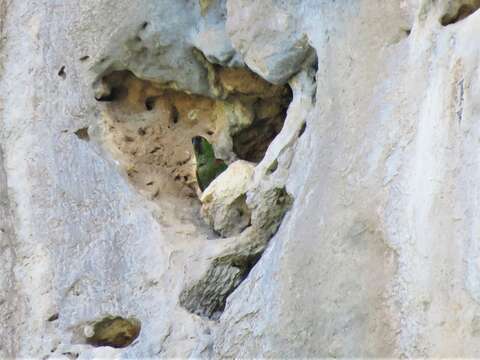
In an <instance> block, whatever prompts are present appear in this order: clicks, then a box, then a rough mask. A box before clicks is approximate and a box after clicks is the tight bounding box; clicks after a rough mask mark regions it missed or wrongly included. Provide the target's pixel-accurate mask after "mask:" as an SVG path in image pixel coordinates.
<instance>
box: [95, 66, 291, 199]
mask: <svg viewBox="0 0 480 360" xmlns="http://www.w3.org/2000/svg"><path fill="white" fill-rule="evenodd" d="M214 69H215V78H216V86H218V87H219V88H220V89H221V90H220V92H221V94H222V95H221V96H219V97H218V98H213V97H207V96H201V95H196V94H191V93H187V92H183V91H179V90H177V89H173V88H172V84H169V83H166V84H162V83H155V82H152V81H147V80H142V79H139V78H137V77H136V76H135V75H133V73H131V72H129V71H115V72H113V73H110V74H108V75H106V76H104V77H103V78H102V79H101V81H100V83H99V89H101V90H102V91H100V92H97V94H99V93H100V95H99V96H98V97H97V100H98V101H104V102H108V104H107V106H106V109H105V110H106V113H107V114H108V116H106V117H104V120H105V122H106V126H105V129H106V130H107V133H106V135H107V141H106V145H107V146H110V147H112V148H113V149H112V150H114V153H116V154H122V155H121V158H120V159H119V160H120V163H121V164H122V165H123V166H124V168H125V169H127V173H128V178H129V179H130V181H131V182H132V183H133V184H134V185H135V186H137V187H138V188H139V189H140V190H141V191H142V192H146V194H147V196H148V195H150V196H152V195H153V193H156V192H158V191H160V192H161V193H162V195H163V194H169V195H173V196H175V197H179V196H180V197H183V198H185V199H190V198H192V197H195V195H196V191H197V185H196V175H195V174H196V172H195V171H196V170H195V156H194V152H193V148H192V142H191V139H192V138H193V137H195V136H204V137H205V138H207V140H208V141H209V142H210V143H212V144H213V146H214V148H215V153H216V156H217V158H219V159H222V160H224V161H226V162H227V163H230V162H232V161H234V160H236V159H242V160H247V161H250V162H255V163H258V162H259V161H261V160H262V158H263V157H264V155H265V152H266V150H267V148H268V146H269V145H270V143H271V142H272V140H273V139H274V138H275V137H276V136H277V135H278V133H279V132H280V131H281V129H282V127H283V123H284V120H285V116H286V113H287V108H288V106H289V104H290V102H291V100H292V92H291V89H290V87H289V86H288V85H284V86H278V85H273V84H270V83H268V82H266V81H265V80H263V79H261V78H260V77H259V76H257V75H256V74H254V73H253V72H251V71H250V70H248V69H245V68H223V67H220V66H214ZM232 145H233V146H232ZM152 178H155V179H157V181H156V185H157V186H156V187H155V188H153V187H152V186H148V185H146V184H147V183H148V182H149V179H152ZM159 189H160V190H159Z"/></svg>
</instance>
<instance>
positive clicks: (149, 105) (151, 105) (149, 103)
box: [145, 97, 156, 111]
mask: <svg viewBox="0 0 480 360" xmlns="http://www.w3.org/2000/svg"><path fill="white" fill-rule="evenodd" d="M155 101H156V99H155V98H154V97H148V98H147V99H146V100H145V108H146V109H147V110H148V111H152V110H153V109H154V108H155Z"/></svg>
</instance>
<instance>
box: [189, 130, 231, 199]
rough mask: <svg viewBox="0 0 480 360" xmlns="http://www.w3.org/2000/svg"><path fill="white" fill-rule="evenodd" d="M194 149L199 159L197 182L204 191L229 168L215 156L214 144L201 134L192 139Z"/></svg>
mask: <svg viewBox="0 0 480 360" xmlns="http://www.w3.org/2000/svg"><path fill="white" fill-rule="evenodd" d="M192 144H193V150H194V152H195V158H196V160H197V171H196V175H197V182H198V186H199V187H200V190H202V191H204V190H205V189H206V188H207V187H208V185H210V183H211V182H212V181H213V180H214V179H215V178H216V177H217V176H218V175H220V174H221V173H222V172H224V171H225V170H226V169H227V164H225V162H224V161H223V160H220V159H217V158H215V152H214V150H213V146H212V144H210V143H209V142H208V140H207V139H205V138H204V137H201V136H195V137H194V138H193V139H192Z"/></svg>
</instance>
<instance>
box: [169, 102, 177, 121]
mask: <svg viewBox="0 0 480 360" xmlns="http://www.w3.org/2000/svg"><path fill="white" fill-rule="evenodd" d="M170 117H171V119H172V122H173V123H174V124H176V123H178V110H177V108H176V107H175V106H172V108H171V113H170Z"/></svg>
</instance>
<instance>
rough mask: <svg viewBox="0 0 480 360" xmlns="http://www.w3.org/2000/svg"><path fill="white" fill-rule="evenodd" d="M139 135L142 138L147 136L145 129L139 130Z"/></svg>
mask: <svg viewBox="0 0 480 360" xmlns="http://www.w3.org/2000/svg"><path fill="white" fill-rule="evenodd" d="M137 133H138V135H140V136H144V135H145V134H146V131H145V129H144V128H138V130H137Z"/></svg>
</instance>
